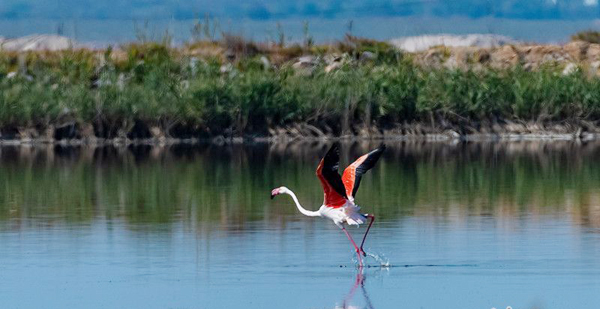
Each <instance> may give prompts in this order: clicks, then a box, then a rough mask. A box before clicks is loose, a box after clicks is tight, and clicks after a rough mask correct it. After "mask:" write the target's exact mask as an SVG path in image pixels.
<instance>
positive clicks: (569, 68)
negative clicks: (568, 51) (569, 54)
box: [562, 62, 579, 75]
mask: <svg viewBox="0 0 600 309" xmlns="http://www.w3.org/2000/svg"><path fill="white" fill-rule="evenodd" d="M577 70H579V68H578V67H577V65H576V64H575V63H573V62H569V63H568V64H567V65H566V66H565V68H564V70H563V71H562V75H571V74H573V73H575V72H577Z"/></svg>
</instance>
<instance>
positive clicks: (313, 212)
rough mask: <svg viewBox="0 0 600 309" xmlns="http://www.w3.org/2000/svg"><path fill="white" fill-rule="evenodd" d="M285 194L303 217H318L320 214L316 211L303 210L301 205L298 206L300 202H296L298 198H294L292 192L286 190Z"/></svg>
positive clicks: (294, 195)
mask: <svg viewBox="0 0 600 309" xmlns="http://www.w3.org/2000/svg"><path fill="white" fill-rule="evenodd" d="M284 193H285V194H288V195H289V196H291V197H292V199H293V200H294V203H296V207H298V210H299V211H300V212H301V213H302V214H303V215H305V216H309V217H320V216H321V213H319V212H318V211H310V210H306V209H304V207H302V205H300V202H298V198H297V197H296V194H294V192H292V190H289V189H288V190H286V191H285V192H284Z"/></svg>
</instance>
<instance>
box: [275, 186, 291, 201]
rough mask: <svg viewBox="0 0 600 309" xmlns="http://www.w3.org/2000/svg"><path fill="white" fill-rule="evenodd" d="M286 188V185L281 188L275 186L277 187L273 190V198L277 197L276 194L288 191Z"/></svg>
mask: <svg viewBox="0 0 600 309" xmlns="http://www.w3.org/2000/svg"><path fill="white" fill-rule="evenodd" d="M285 190H287V188H286V187H279V188H275V189H273V190H271V199H273V198H274V197H275V195H279V194H283V193H285V192H286V191H285Z"/></svg>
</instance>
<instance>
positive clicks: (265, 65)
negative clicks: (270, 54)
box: [260, 56, 272, 70]
mask: <svg viewBox="0 0 600 309" xmlns="http://www.w3.org/2000/svg"><path fill="white" fill-rule="evenodd" d="M260 62H261V63H262V65H263V69H264V70H270V69H271V67H272V66H271V62H270V61H269V59H268V58H267V57H265V56H261V57H260Z"/></svg>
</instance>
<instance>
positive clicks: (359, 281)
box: [336, 267, 373, 309]
mask: <svg viewBox="0 0 600 309" xmlns="http://www.w3.org/2000/svg"><path fill="white" fill-rule="evenodd" d="M366 279H367V277H366V276H365V275H364V273H363V268H362V267H359V268H358V273H357V274H356V280H355V281H354V285H352V288H350V291H349V292H348V294H347V295H346V297H344V300H343V301H342V307H338V306H336V308H344V309H354V308H359V307H356V306H352V305H350V301H352V299H353V298H354V294H356V290H357V289H358V288H359V287H360V290H361V292H362V295H363V298H364V299H365V303H366V308H369V309H372V308H373V304H372V303H371V299H370V298H369V294H368V293H367V289H365V280H366Z"/></svg>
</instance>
